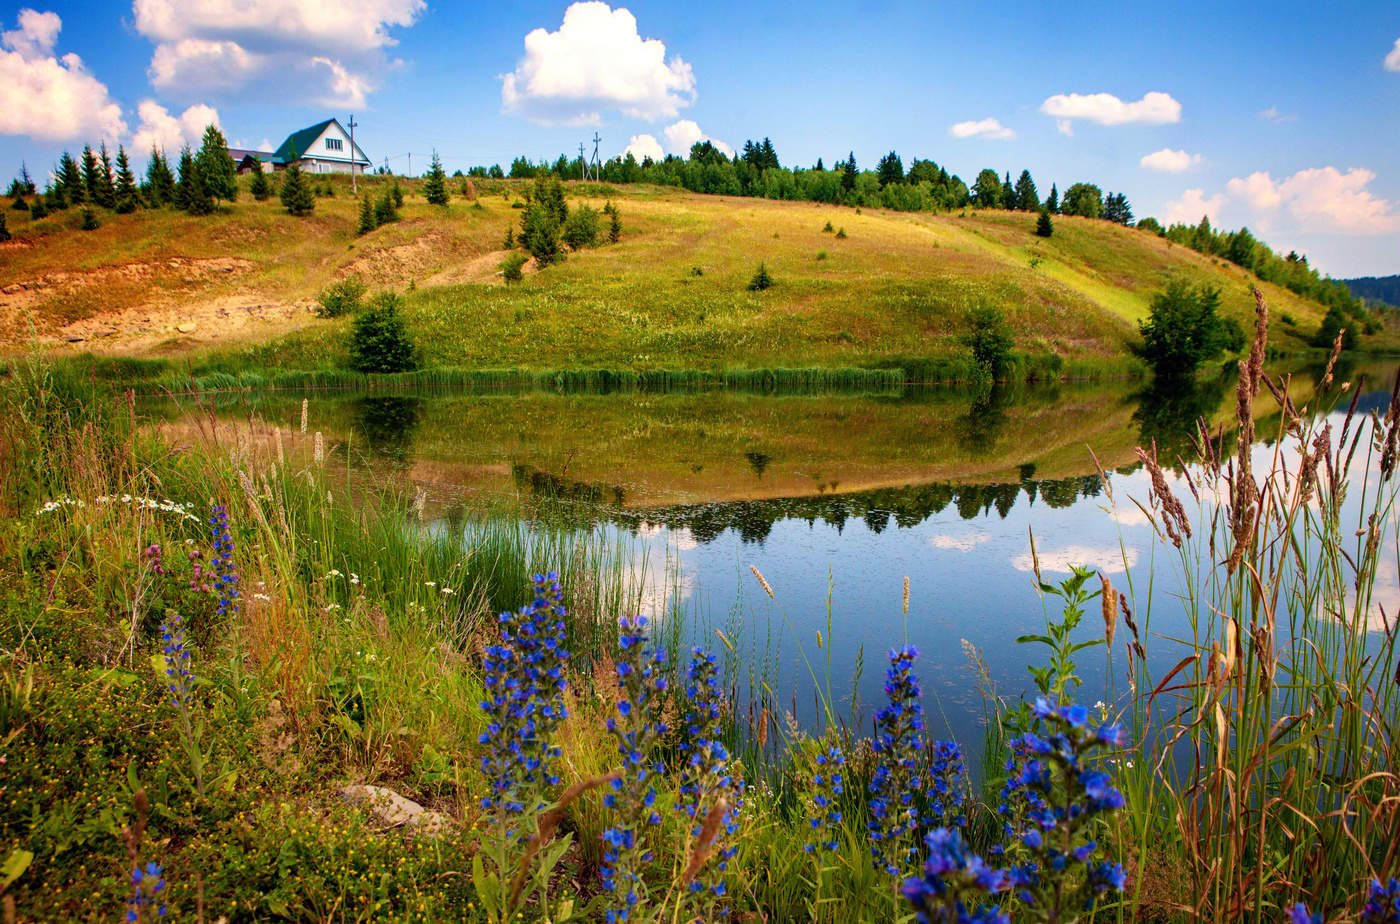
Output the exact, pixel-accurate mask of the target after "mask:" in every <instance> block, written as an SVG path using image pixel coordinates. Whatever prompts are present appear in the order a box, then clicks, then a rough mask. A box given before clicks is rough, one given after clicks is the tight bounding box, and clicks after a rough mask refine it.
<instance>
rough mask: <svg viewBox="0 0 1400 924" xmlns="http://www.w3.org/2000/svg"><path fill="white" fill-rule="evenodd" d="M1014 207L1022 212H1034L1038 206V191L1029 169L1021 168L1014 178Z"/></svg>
mask: <svg viewBox="0 0 1400 924" xmlns="http://www.w3.org/2000/svg"><path fill="white" fill-rule="evenodd" d="M1016 207H1017V208H1018V209H1020V210H1022V211H1023V212H1034V211H1036V210H1038V209H1039V208H1040V193H1039V192H1038V191H1037V190H1036V188H1035V180H1033V179H1031V172H1030V171H1029V170H1022V171H1021V176H1020V177H1018V178H1017V180H1016Z"/></svg>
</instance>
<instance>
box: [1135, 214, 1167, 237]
mask: <svg viewBox="0 0 1400 924" xmlns="http://www.w3.org/2000/svg"><path fill="white" fill-rule="evenodd" d="M1137 229H1138V230H1139V231H1150V232H1152V233H1153V234H1155V235H1157V236H1158V237H1162V236H1164V235H1165V234H1166V233H1167V229H1166V228H1163V227H1162V223H1161V222H1160V221H1158V220H1157V219H1155V218H1144V219H1143V220H1142V221H1140V222H1138V223H1137Z"/></svg>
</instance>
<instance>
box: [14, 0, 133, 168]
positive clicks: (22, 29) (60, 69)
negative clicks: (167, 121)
mask: <svg viewBox="0 0 1400 924" xmlns="http://www.w3.org/2000/svg"><path fill="white" fill-rule="evenodd" d="M18 20H19V28H17V29H14V30H10V31H7V32H4V33H0V134H4V135H28V136H30V137H32V138H39V139H42V140H45V141H61V140H64V139H68V138H86V139H92V140H97V139H101V138H109V139H116V138H118V137H119V136H121V135H122V134H124V133H125V132H126V123H125V122H124V121H123V120H122V110H121V106H119V105H117V104H116V103H115V102H113V101H112V99H111V98H110V97H109V96H108V95H107V85H106V84H104V83H102V82H101V81H100V80H98V79H97V78H96V77H93V76H92V75H91V74H89V73H88V72H87V70H86V69H85V68H84V67H83V60H82V58H79V57H78V56H77V55H75V54H71V53H70V54H66V55H63V56H62V57H61V58H60V57H56V56H55V52H54V46H55V45H56V44H57V43H58V33H59V30H60V29H61V28H62V26H63V23H62V20H60V19H59V17H58V15H57V14H56V13H40V12H37V11H35V10H31V9H24V10H20V13H19V17H18Z"/></svg>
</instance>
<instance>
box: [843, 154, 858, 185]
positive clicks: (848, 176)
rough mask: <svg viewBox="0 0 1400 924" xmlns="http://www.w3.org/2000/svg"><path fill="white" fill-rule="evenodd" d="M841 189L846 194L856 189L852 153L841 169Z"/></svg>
mask: <svg viewBox="0 0 1400 924" xmlns="http://www.w3.org/2000/svg"><path fill="white" fill-rule="evenodd" d="M841 188H842V189H844V190H845V191H846V192H850V191H851V190H853V189H855V188H856V152H855V151H852V152H851V153H850V156H848V157H847V158H846V163H845V164H843V165H842V167H841Z"/></svg>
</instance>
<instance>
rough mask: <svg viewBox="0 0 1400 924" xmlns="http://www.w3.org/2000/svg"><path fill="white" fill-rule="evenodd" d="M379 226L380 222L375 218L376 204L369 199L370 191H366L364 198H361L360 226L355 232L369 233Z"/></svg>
mask: <svg viewBox="0 0 1400 924" xmlns="http://www.w3.org/2000/svg"><path fill="white" fill-rule="evenodd" d="M377 227H379V223H378V222H377V221H375V218H374V205H373V204H371V203H370V201H369V193H365V196H364V198H363V199H361V200H360V226H359V228H357V229H356V231H355V233H356V234H369V233H370V232H371V231H373V230H374V229H375V228H377Z"/></svg>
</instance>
